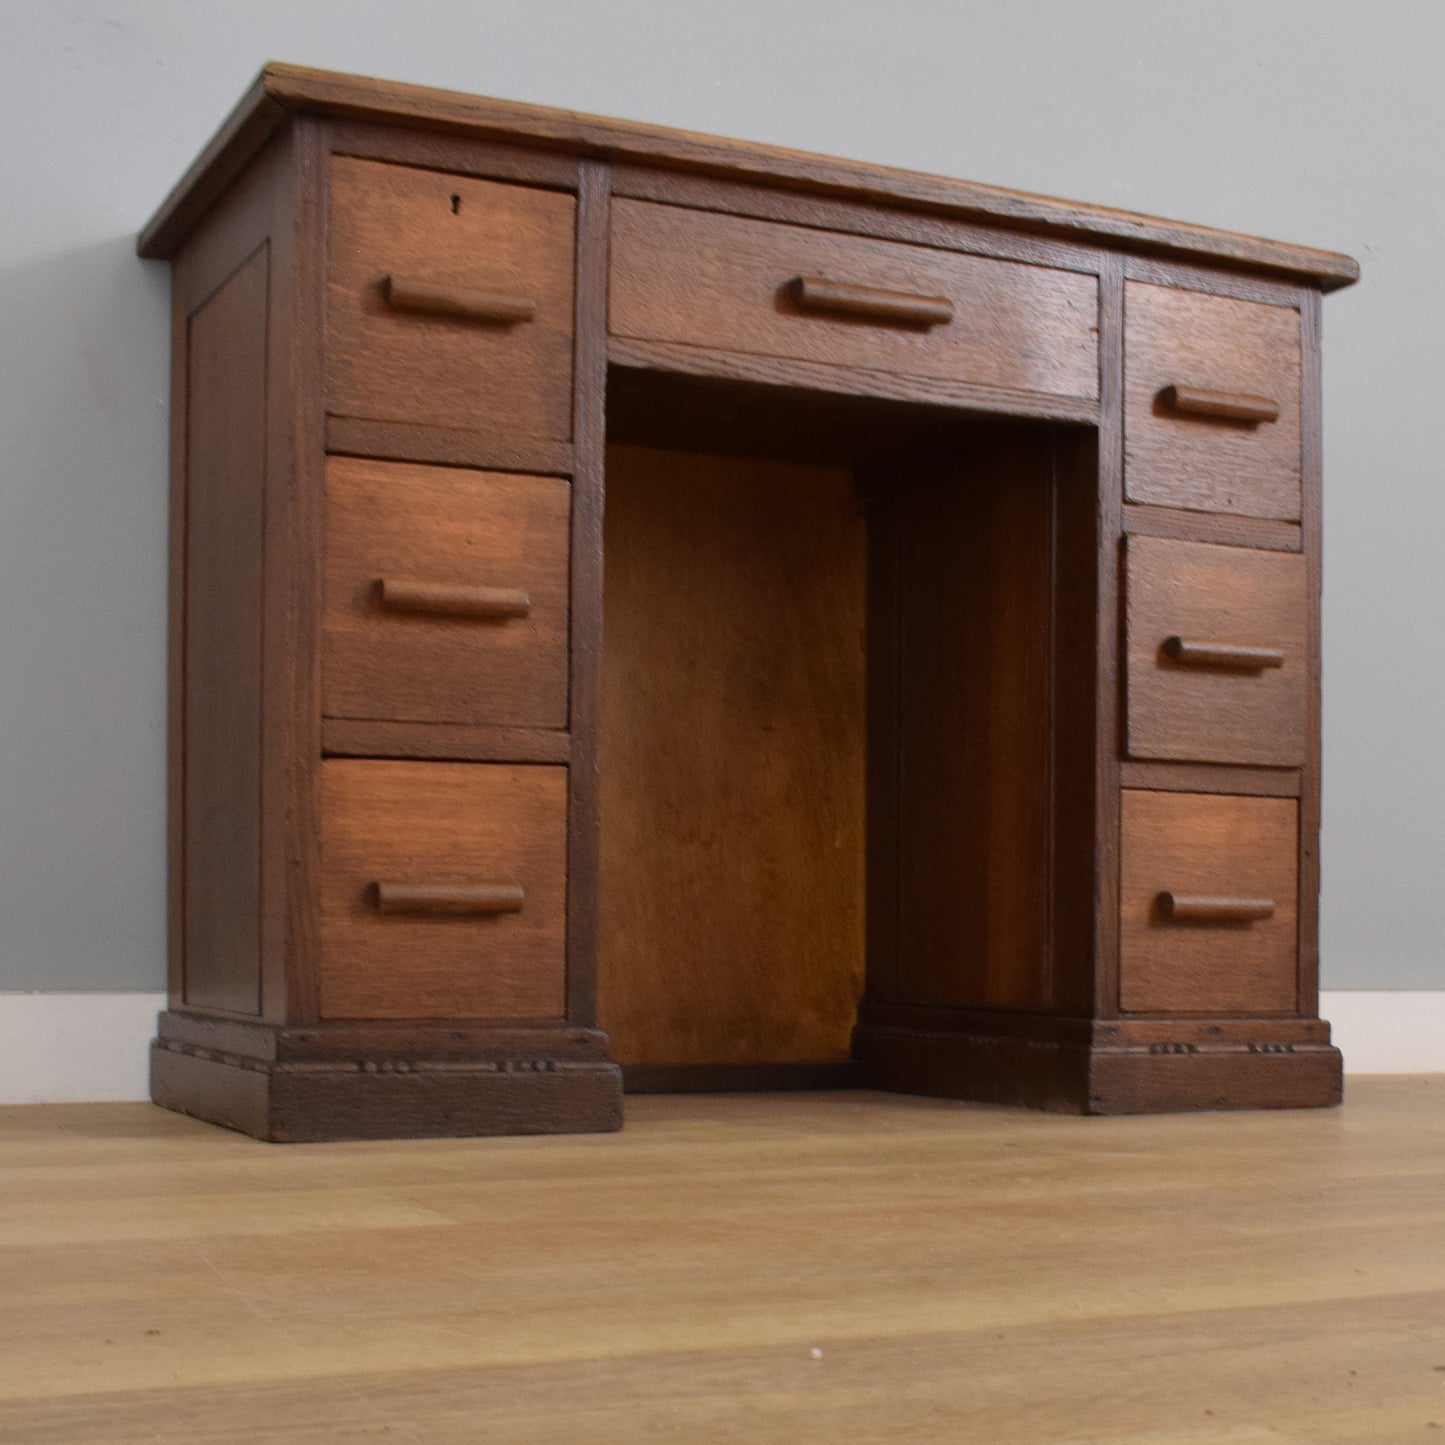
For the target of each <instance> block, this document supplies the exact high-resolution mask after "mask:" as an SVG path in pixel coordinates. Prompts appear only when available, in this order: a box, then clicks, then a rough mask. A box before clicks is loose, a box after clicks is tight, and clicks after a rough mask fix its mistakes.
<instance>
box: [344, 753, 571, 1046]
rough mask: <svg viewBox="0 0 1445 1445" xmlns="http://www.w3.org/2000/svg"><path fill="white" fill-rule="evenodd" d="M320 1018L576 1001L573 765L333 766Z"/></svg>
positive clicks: (465, 1014) (493, 1012)
mask: <svg viewBox="0 0 1445 1445" xmlns="http://www.w3.org/2000/svg"><path fill="white" fill-rule="evenodd" d="M321 795H322V814H321V865H322V879H321V955H320V997H321V1015H322V1017H323V1018H329V1019H339V1018H376V1019H402V1018H406V1019H451V1018H457V1019H463V1018H465V1019H491V1020H542V1019H558V1018H561V1017H562V1015H563V1013H564V1012H565V968H564V961H563V949H564V942H565V920H566V819H567V771H566V769H565V768H553V767H530V766H506V765H501V764H484V763H409V762H381V761H372V760H358V759H349V758H330V759H327V760H326V761H325V762H323V763H322V765H321Z"/></svg>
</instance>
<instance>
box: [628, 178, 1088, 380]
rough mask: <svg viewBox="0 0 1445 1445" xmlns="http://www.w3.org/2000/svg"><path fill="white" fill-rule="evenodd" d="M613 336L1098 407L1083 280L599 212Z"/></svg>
mask: <svg viewBox="0 0 1445 1445" xmlns="http://www.w3.org/2000/svg"><path fill="white" fill-rule="evenodd" d="M609 318H610V319H609V328H610V330H611V332H612V334H613V335H614V336H619V337H627V338H631V339H634V340H642V341H662V342H671V343H675V344H681V345H687V346H698V347H706V348H708V349H711V350H715V351H731V352H745V353H749V354H753V355H760V356H772V357H787V358H790V359H793V360H797V361H807V362H813V363H821V364H825V365H831V366H849V367H859V368H866V369H869V370H874V371H885V372H892V373H898V374H910V375H913V376H918V377H929V378H937V379H940V380H946V381H955V382H966V383H971V384H974V385H979V386H992V387H1004V388H1008V389H1010V390H1016V391H1032V392H1049V393H1054V394H1057V395H1062V396H1076V397H1095V396H1097V395H1098V394H1099V369H1098V347H1097V341H1098V335H1097V328H1098V284H1097V281H1096V279H1095V278H1094V277H1093V276H1088V275H1081V274H1078V273H1076V272H1072V271H1060V270H1052V269H1050V268H1048V267H1043V266H1028V265H1023V264H1020V263H1018V262H1014V261H1000V260H994V259H992V258H989V257H985V256H967V255H963V254H961V253H959V252H955V251H938V250H933V249H930V248H928V247H925V246H911V245H905V244H902V243H898V242H892V241H880V240H874V239H872V238H870V237H866V236H851V235H839V234H835V233H832V232H827V231H815V230H810V229H808V228H806V227H803V226H789V225H783V224H780V223H777V222H773V221H758V220H749V219H746V218H743V217H739V216H725V215H717V214H714V213H711V212H705V211H688V210H683V209H680V208H677V207H673V206H662V205H657V204H654V203H652V202H648V201H634V200H628V199H623V198H619V199H618V200H615V201H614V202H613V204H612V275H611V290H610V310H609Z"/></svg>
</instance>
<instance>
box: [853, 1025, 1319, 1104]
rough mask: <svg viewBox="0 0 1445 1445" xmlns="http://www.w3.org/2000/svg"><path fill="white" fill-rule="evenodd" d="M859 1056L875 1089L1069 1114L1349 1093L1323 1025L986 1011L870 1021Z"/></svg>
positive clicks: (861, 1032)
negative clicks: (1078, 1017)
mask: <svg viewBox="0 0 1445 1445" xmlns="http://www.w3.org/2000/svg"><path fill="white" fill-rule="evenodd" d="M883 1012H897V1011H883ZM909 1012H912V1011H909ZM940 1012H942V1011H940ZM854 1054H855V1056H856V1057H857V1058H858V1060H859V1061H860V1062H861V1063H862V1064H863V1067H864V1070H865V1073H866V1077H867V1079H868V1082H869V1085H870V1086H871V1087H873V1088H877V1089H891V1090H897V1091H898V1092H900V1093H909V1094H928V1095H933V1096H936V1097H942V1098H954V1099H972V1100H977V1101H979V1102H983V1103H995V1104H1017V1105H1022V1106H1024V1107H1026V1108H1034V1109H1048V1110H1054V1111H1057V1112H1060V1113H1070V1114H1166V1113H1177V1112H1178V1113H1182V1112H1188V1111H1191V1110H1205V1109H1308V1108H1328V1107H1330V1106H1332V1105H1335V1104H1338V1103H1339V1102H1340V1099H1341V1097H1342V1090H1343V1077H1342V1074H1343V1071H1342V1066H1341V1059H1340V1051H1339V1050H1338V1049H1336V1048H1334V1047H1333V1046H1332V1045H1331V1044H1330V1042H1329V1025H1328V1024H1327V1023H1323V1022H1322V1021H1320V1020H1318V1019H1248V1020H1238V1019H1229V1020H1212V1019H1209V1020H1192V1019H1191V1020H1187V1021H1185V1020H1181V1021H1170V1022H1164V1021H1159V1020H1099V1021H1089V1020H1075V1019H1053V1018H1047V1017H1043V1016H1038V1017H1034V1016H1029V1015H1024V1014H1004V1013H999V1014H997V1015H993V1016H990V1015H988V1014H986V1013H983V1012H980V1013H973V1014H970V1015H968V1016H966V1017H963V1018H957V1017H954V1018H948V1019H944V1018H937V1017H935V1018H933V1019H931V1020H929V1019H925V1018H917V1019H914V1020H909V1021H903V1020H898V1019H895V1020H893V1021H882V1020H880V1021H875V1022H866V1021H865V1022H864V1023H863V1024H861V1025H860V1027H859V1029H858V1031H857V1033H856V1035H855V1037H854Z"/></svg>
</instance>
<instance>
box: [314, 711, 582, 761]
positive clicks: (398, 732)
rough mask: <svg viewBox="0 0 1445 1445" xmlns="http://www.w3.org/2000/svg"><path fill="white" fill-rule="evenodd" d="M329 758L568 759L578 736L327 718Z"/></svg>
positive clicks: (324, 735) (324, 736)
mask: <svg viewBox="0 0 1445 1445" xmlns="http://www.w3.org/2000/svg"><path fill="white" fill-rule="evenodd" d="M321 750H322V752H323V753H324V754H326V755H327V756H328V757H343V758H344V757H353V758H439V759H442V760H447V759H450V760H452V761H454V762H468V761H471V762H479V763H565V762H567V761H568V760H569V759H570V758H571V756H572V740H571V738H570V737H569V736H568V734H566V733H565V732H559V731H556V730H555V729H548V728H499V727H475V726H472V725H471V724H468V723H397V722H379V721H372V720H369V719H362V720H358V719H356V718H323V719H322V721H321Z"/></svg>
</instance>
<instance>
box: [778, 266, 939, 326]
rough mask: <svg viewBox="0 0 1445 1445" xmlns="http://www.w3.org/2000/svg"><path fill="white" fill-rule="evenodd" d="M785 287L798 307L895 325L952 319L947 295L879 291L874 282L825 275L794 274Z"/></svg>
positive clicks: (801, 309) (914, 324)
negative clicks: (865, 283) (867, 283)
mask: <svg viewBox="0 0 1445 1445" xmlns="http://www.w3.org/2000/svg"><path fill="white" fill-rule="evenodd" d="M787 289H788V296H789V297H790V298H791V300H792V302H793V305H795V306H796V307H797V308H798V309H799V310H800V311H820V312H823V313H824V314H826V315H830V316H857V317H861V318H862V319H864V320H867V321H885V322H892V323H893V324H894V325H896V326H921V327H929V326H944V325H947V323H948V322H950V321H952V320H953V302H952V301H950V300H949V299H948V297H947V296H915V295H912V294H911V293H910V292H907V291H882V290H879V289H878V288H877V287H876V286H856V285H854V284H853V282H851V281H830V280H828V278H827V277H826V276H794V277H793V279H792V280H791V281H789V282H788V288H787Z"/></svg>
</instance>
